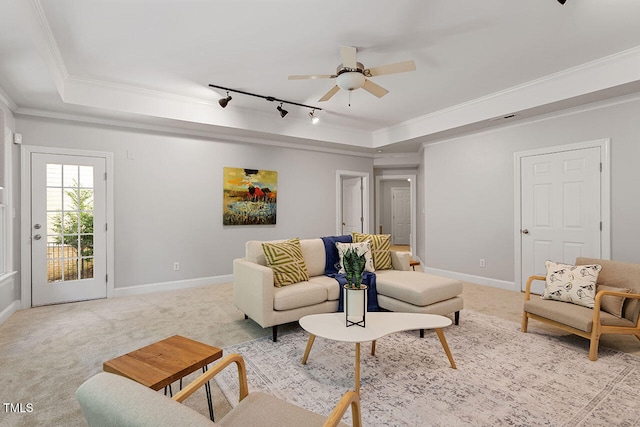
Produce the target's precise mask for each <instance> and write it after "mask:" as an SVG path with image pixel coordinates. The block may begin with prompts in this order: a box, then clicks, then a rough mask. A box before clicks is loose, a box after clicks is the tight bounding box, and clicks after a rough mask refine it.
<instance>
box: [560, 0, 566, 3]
mask: <svg viewBox="0 0 640 427" xmlns="http://www.w3.org/2000/svg"><path fill="white" fill-rule="evenodd" d="M566 2H567V0H558V3H560V4H565V3H566Z"/></svg>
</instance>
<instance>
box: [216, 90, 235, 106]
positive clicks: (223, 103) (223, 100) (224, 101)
mask: <svg viewBox="0 0 640 427" xmlns="http://www.w3.org/2000/svg"><path fill="white" fill-rule="evenodd" d="M232 99H233V98H231V97H230V96H229V91H227V97H226V98H220V99H219V100H218V104H220V106H221V107H222V108H224V107H226V106H227V104H228V103H229V101H231V100H232Z"/></svg>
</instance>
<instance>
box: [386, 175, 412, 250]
mask: <svg viewBox="0 0 640 427" xmlns="http://www.w3.org/2000/svg"><path fill="white" fill-rule="evenodd" d="M409 190H410V189H409V187H393V188H391V199H392V204H391V238H392V240H393V244H394V245H408V244H409V239H410V237H411V193H410V191H409Z"/></svg>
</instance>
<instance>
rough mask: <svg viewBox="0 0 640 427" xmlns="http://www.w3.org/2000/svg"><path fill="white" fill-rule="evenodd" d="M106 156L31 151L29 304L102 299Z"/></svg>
mask: <svg viewBox="0 0 640 427" xmlns="http://www.w3.org/2000/svg"><path fill="white" fill-rule="evenodd" d="M105 168H106V165H105V159H104V158H98V157H84V156H65V155H56V154H42V153H31V269H32V271H31V299H32V305H34V306H36V305H46V304H56V303H62V302H70V301H82V300H89V299H96V298H106V296H107V277H106V274H107V273H106V257H107V251H106V178H105Z"/></svg>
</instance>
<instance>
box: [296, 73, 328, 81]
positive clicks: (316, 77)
mask: <svg viewBox="0 0 640 427" xmlns="http://www.w3.org/2000/svg"><path fill="white" fill-rule="evenodd" d="M336 77H338V76H336V75H335V74H318V75H315V76H313V75H310V76H289V80H305V79H335V78H336Z"/></svg>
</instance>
